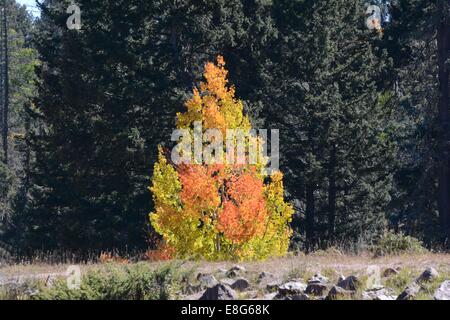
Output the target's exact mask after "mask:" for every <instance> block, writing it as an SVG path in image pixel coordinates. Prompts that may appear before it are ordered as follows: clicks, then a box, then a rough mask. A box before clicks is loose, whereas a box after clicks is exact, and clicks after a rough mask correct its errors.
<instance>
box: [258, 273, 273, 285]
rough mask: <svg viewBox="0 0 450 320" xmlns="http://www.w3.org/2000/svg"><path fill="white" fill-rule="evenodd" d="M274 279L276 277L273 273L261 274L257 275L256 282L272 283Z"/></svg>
mask: <svg viewBox="0 0 450 320" xmlns="http://www.w3.org/2000/svg"><path fill="white" fill-rule="evenodd" d="M275 279H276V276H275V275H274V274H273V273H270V272H265V271H263V272H261V273H260V274H259V275H258V282H262V281H273V280H275Z"/></svg>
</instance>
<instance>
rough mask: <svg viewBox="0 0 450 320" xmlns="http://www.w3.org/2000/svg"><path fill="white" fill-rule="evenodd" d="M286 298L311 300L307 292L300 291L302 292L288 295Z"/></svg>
mask: <svg viewBox="0 0 450 320" xmlns="http://www.w3.org/2000/svg"><path fill="white" fill-rule="evenodd" d="M284 300H302V301H306V300H309V296H308V295H307V294H304V293H300V294H296V295H293V296H290V297H286V298H285V299H284Z"/></svg>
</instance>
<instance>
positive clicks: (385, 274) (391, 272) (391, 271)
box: [383, 268, 398, 278]
mask: <svg viewBox="0 0 450 320" xmlns="http://www.w3.org/2000/svg"><path fill="white" fill-rule="evenodd" d="M397 274H398V270H397V269H394V268H387V269H386V270H384V271H383V277H385V278H388V277H391V276H395V275H397Z"/></svg>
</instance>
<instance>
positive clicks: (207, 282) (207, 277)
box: [197, 273, 219, 289]
mask: <svg viewBox="0 0 450 320" xmlns="http://www.w3.org/2000/svg"><path fill="white" fill-rule="evenodd" d="M197 280H198V282H200V285H201V287H202V288H203V289H204V288H211V287H214V286H215V285H217V284H218V283H219V282H218V281H217V280H216V278H214V276H213V275H211V274H208V273H199V274H198V275H197Z"/></svg>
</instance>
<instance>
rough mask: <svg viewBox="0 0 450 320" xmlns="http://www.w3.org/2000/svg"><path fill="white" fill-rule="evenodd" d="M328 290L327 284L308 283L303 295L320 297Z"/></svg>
mask: <svg viewBox="0 0 450 320" xmlns="http://www.w3.org/2000/svg"><path fill="white" fill-rule="evenodd" d="M329 288H330V285H329V284H327V283H310V284H308V286H307V287H306V290H305V293H306V294H311V295H314V296H322V295H323V294H324V293H325V292H326V291H327V290H328V289H329Z"/></svg>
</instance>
